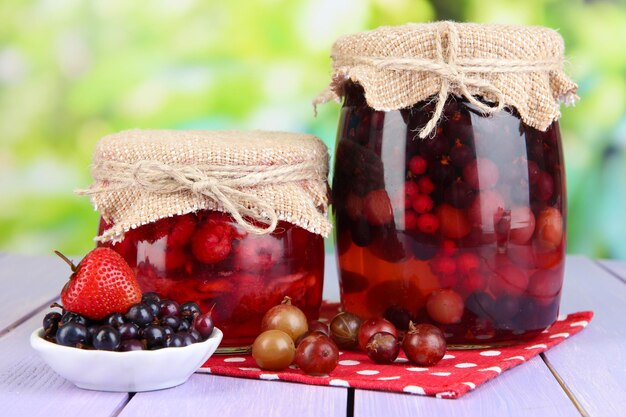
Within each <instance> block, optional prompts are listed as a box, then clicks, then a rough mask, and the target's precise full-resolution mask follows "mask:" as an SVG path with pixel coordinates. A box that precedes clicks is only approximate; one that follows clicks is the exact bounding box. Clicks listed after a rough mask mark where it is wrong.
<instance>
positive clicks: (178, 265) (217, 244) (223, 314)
mask: <svg viewBox="0 0 626 417" xmlns="http://www.w3.org/2000/svg"><path fill="white" fill-rule="evenodd" d="M383 209H384V207H383ZM383 211H384V210H383ZM381 213H382V211H381ZM384 215H385V214H384V213H383V214H381V216H383V217H384ZM387 215H388V214H387ZM109 227H110V225H108V224H106V222H104V221H103V220H102V221H101V223H100V231H99V234H101V233H102V232H103V231H104V230H106V229H107V228H109ZM100 245H103V246H110V247H112V248H113V249H114V250H116V251H118V252H119V253H120V254H122V256H123V257H124V258H125V259H126V261H127V262H128V263H129V265H130V266H131V268H133V270H134V271H135V273H136V275H137V281H138V282H139V285H140V287H141V289H142V291H144V293H146V292H153V293H155V294H158V295H159V296H160V297H161V298H163V299H164V300H165V301H159V302H156V303H154V307H155V308H156V309H160V310H161V311H162V312H164V313H165V312H168V313H170V315H172V314H175V313H177V312H178V311H179V310H180V311H181V314H183V313H184V309H185V308H186V307H185V306H184V305H183V303H185V302H187V301H190V300H191V301H193V302H194V303H195V304H197V305H198V307H199V308H200V310H201V311H204V312H208V311H211V319H212V321H213V324H214V325H215V326H216V327H218V328H220V330H222V331H223V332H224V339H223V341H222V343H221V345H220V349H219V350H220V351H222V352H236V351H245V350H247V349H248V348H249V346H250V345H251V344H252V342H253V341H254V340H255V337H256V336H257V335H258V334H259V333H260V332H261V320H262V318H263V315H264V314H265V312H267V311H268V310H269V309H270V308H272V307H273V306H275V305H278V304H280V302H281V301H282V300H283V298H284V297H290V299H291V300H292V302H293V304H294V305H297V306H298V307H300V308H301V309H302V311H303V312H304V314H305V316H306V319H307V320H315V319H317V318H318V315H319V308H320V305H321V301H322V279H323V271H324V245H323V238H322V237H321V236H320V235H317V234H314V233H311V232H309V231H306V230H304V229H302V228H300V227H298V226H295V225H293V224H291V223H287V222H284V221H279V222H278V225H277V228H276V231H275V232H273V233H271V234H267V235H260V236H259V235H252V234H248V233H246V232H245V230H244V229H243V228H242V227H241V226H239V225H238V224H237V223H236V222H235V221H234V220H233V218H232V217H230V216H229V215H226V214H224V213H220V212H214V211H208V210H200V211H197V212H195V213H189V214H185V215H182V216H173V217H168V218H164V219H161V220H157V221H156V222H154V223H150V224H147V225H144V226H141V227H138V228H136V229H133V230H131V231H129V232H128V233H126V235H125V238H124V240H123V241H122V242H121V243H117V244H110V243H101V244H100ZM148 308H150V306H148ZM144 313H145V312H144V311H143V310H141V311H137V312H133V313H132V314H139V315H145V314H144ZM147 319H148V318H147V317H146V320H147ZM305 323H306V321H305ZM173 343H178V341H175V342H173ZM129 348H132V346H129Z"/></svg>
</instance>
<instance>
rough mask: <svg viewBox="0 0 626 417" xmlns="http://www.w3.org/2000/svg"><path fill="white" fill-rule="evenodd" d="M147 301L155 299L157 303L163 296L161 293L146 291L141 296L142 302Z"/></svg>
mask: <svg viewBox="0 0 626 417" xmlns="http://www.w3.org/2000/svg"><path fill="white" fill-rule="evenodd" d="M146 301H154V302H156V303H160V302H161V297H159V294H157V293H155V292H146V293H144V294H143V295H142V296H141V302H142V303H145V302H146Z"/></svg>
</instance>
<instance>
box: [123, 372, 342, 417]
mask: <svg viewBox="0 0 626 417" xmlns="http://www.w3.org/2000/svg"><path fill="white" fill-rule="evenodd" d="M347 395H348V390H347V389H345V388H328V387H318V386H311V385H302V384H291V383H286V382H274V381H260V380H253V379H240V378H229V377H222V376H215V375H201V374H195V375H192V376H191V378H190V380H189V381H187V383H185V384H184V385H181V386H179V387H176V388H172V389H168V390H163V391H155V392H146V393H138V394H136V395H135V396H134V397H133V398H132V399H131V400H130V402H129V403H128V404H127V405H126V407H124V409H123V410H122V412H121V413H120V417H130V416H132V417H141V416H145V417H158V416H193V415H197V416H220V417H226V416H235V417H239V416H264V417H265V416H276V417H289V416H293V417H307V416H324V417H332V416H341V417H345V416H346V408H347Z"/></svg>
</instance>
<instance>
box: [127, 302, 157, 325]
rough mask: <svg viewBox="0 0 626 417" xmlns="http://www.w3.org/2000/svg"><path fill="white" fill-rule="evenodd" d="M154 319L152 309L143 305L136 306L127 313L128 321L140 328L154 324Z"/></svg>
mask: <svg viewBox="0 0 626 417" xmlns="http://www.w3.org/2000/svg"><path fill="white" fill-rule="evenodd" d="M153 318H154V314H153V313H152V309H150V307H148V306H147V305H145V304H143V303H138V304H134V305H133V306H132V307H131V308H130V309H129V310H128V313H126V320H128V321H130V322H132V323H135V324H136V325H137V326H139V327H144V326H147V325H148V324H150V323H151V322H152V319H153Z"/></svg>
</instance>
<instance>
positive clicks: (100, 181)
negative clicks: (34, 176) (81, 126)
mask: <svg viewBox="0 0 626 417" xmlns="http://www.w3.org/2000/svg"><path fill="white" fill-rule="evenodd" d="M93 171H94V179H95V180H96V181H97V184H95V185H93V186H92V187H90V188H89V189H84V190H78V191H77V193H78V194H81V195H89V196H94V195H97V194H102V193H110V192H111V191H119V190H126V189H140V190H142V191H147V192H149V193H154V194H170V193H178V192H185V191H187V192H192V193H193V194H196V195H202V196H203V197H205V198H207V199H209V200H211V201H214V202H215V203H217V204H218V205H220V206H221V207H222V208H223V209H224V211H226V212H227V213H228V214H230V215H231V216H232V217H233V218H234V219H235V221H236V222H237V223H238V224H239V225H241V226H242V227H243V228H244V229H245V230H246V231H247V232H249V233H252V234H258V235H261V234H268V233H272V232H273V231H274V230H275V229H276V226H277V224H278V220H279V219H278V213H277V212H276V210H275V209H274V208H273V207H272V205H271V204H270V203H269V202H267V201H265V200H263V199H262V198H260V197H259V196H258V195H257V193H256V192H255V190H254V188H255V187H259V186H263V185H268V184H276V183H287V182H298V181H305V180H311V179H317V178H319V177H320V176H323V173H321V172H318V171H319V164H318V163H317V162H316V161H307V162H301V163H298V164H290V165H256V166H228V165H219V166H218V165H207V166H199V165H196V166H192V165H179V166H176V165H169V164H164V163H161V162H158V161H139V162H136V163H132V164H131V163H125V162H118V161H103V162H101V163H99V164H98V165H97V166H94V169H93ZM249 219H251V220H249ZM254 221H257V222H260V223H262V224H264V225H265V226H257V225H256V224H255V222H254Z"/></svg>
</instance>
